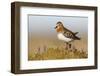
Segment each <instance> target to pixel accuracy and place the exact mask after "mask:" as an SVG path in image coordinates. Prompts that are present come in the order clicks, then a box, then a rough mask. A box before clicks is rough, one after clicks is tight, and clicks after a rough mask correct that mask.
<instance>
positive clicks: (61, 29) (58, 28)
mask: <svg viewBox="0 0 100 76" xmlns="http://www.w3.org/2000/svg"><path fill="white" fill-rule="evenodd" d="M55 29H56V31H57V32H62V31H63V23H62V22H60V21H59V22H57V23H56V27H55Z"/></svg>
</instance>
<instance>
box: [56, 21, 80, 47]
mask: <svg viewBox="0 0 100 76" xmlns="http://www.w3.org/2000/svg"><path fill="white" fill-rule="evenodd" d="M55 29H56V31H57V37H58V39H59V40H62V41H64V42H65V43H66V46H67V45H68V46H69V48H71V44H70V42H72V41H74V40H80V37H78V36H76V35H77V34H78V32H72V31H71V30H69V29H68V28H66V27H64V25H63V23H62V22H61V21H58V22H57V23H56V27H55ZM68 46H67V47H66V49H68Z"/></svg>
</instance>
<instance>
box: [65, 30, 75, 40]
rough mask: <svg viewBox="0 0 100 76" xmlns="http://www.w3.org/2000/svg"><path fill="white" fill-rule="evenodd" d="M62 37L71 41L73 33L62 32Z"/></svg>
mask: <svg viewBox="0 0 100 76" xmlns="http://www.w3.org/2000/svg"><path fill="white" fill-rule="evenodd" d="M63 35H64V36H65V37H67V38H71V39H73V38H74V35H73V33H71V32H69V31H67V32H64V33H63Z"/></svg>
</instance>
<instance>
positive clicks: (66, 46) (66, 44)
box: [65, 42, 68, 50]
mask: <svg viewBox="0 0 100 76" xmlns="http://www.w3.org/2000/svg"><path fill="white" fill-rule="evenodd" d="M65 49H66V50H68V42H65Z"/></svg>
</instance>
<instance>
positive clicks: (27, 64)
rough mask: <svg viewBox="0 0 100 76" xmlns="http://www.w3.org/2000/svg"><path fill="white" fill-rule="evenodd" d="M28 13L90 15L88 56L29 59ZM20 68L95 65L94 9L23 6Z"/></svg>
mask: <svg viewBox="0 0 100 76" xmlns="http://www.w3.org/2000/svg"><path fill="white" fill-rule="evenodd" d="M28 14H39V15H61V16H85V17H86V16H87V17H88V28H89V29H88V58H87V59H69V60H68V59H65V60H44V61H28V25H27V24H28V20H27V15H28ZM20 17H21V18H20V64H21V65H20V69H21V70H25V69H42V68H58V67H74V66H88V65H94V11H88V10H87V11H86V10H85V11H84V10H74V9H73V10H70V9H56V8H52V9H51V8H41V7H21V8H20Z"/></svg>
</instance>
